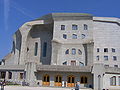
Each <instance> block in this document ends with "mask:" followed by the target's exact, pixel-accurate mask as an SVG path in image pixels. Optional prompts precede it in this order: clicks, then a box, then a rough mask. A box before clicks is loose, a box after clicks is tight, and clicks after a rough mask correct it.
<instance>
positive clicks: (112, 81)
mask: <svg viewBox="0 0 120 90" xmlns="http://www.w3.org/2000/svg"><path fill="white" fill-rule="evenodd" d="M110 85H111V86H116V77H115V76H113V77H111V78H110Z"/></svg>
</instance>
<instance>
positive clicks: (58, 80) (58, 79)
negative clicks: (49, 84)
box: [55, 75, 62, 87]
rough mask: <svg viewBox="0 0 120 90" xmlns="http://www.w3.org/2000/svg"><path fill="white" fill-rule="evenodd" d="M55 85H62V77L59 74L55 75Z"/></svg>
mask: <svg viewBox="0 0 120 90" xmlns="http://www.w3.org/2000/svg"><path fill="white" fill-rule="evenodd" d="M55 86H57V87H61V86H62V77H61V76H60V75H57V76H55Z"/></svg>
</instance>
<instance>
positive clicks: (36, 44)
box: [34, 42, 38, 56]
mask: <svg viewBox="0 0 120 90" xmlns="http://www.w3.org/2000/svg"><path fill="white" fill-rule="evenodd" d="M37 51H38V43H37V42H36V43H35V51H34V55H35V56H37Z"/></svg>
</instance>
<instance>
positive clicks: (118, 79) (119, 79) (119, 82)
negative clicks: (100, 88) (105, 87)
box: [118, 76, 120, 86]
mask: <svg viewBox="0 0 120 90" xmlns="http://www.w3.org/2000/svg"><path fill="white" fill-rule="evenodd" d="M118 80H119V86H120V76H119V78H118Z"/></svg>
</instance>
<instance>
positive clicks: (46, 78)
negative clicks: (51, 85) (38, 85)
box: [43, 74, 50, 82]
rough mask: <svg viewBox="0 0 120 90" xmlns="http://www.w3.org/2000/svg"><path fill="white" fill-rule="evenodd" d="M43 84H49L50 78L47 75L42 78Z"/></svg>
mask: <svg viewBox="0 0 120 90" xmlns="http://www.w3.org/2000/svg"><path fill="white" fill-rule="evenodd" d="M43 82H50V77H49V75H47V74H46V75H44V76H43Z"/></svg>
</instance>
